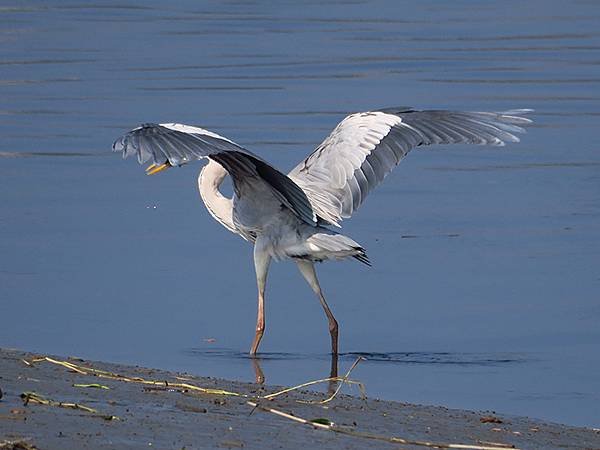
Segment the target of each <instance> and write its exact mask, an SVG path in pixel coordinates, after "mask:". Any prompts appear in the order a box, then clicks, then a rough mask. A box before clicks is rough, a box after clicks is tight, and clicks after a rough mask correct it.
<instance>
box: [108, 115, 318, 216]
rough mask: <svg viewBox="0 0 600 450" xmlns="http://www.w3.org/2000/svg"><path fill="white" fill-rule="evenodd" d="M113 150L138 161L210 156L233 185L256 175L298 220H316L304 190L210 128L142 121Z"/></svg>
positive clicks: (176, 161) (181, 161)
mask: <svg viewBox="0 0 600 450" xmlns="http://www.w3.org/2000/svg"><path fill="white" fill-rule="evenodd" d="M113 151H115V152H123V158H127V157H128V156H131V155H135V156H137V159H138V161H139V163H140V164H144V163H146V162H152V163H153V164H156V165H162V164H168V165H170V166H181V165H183V164H186V163H188V162H191V161H196V160H199V159H202V158H211V159H213V160H215V161H216V162H218V163H219V164H221V165H222V166H223V167H224V168H225V169H226V170H227V172H229V175H230V176H231V178H232V180H233V185H234V189H238V188H239V186H240V185H241V184H242V183H244V182H245V181H246V180H247V179H248V178H249V177H253V178H258V179H260V180H262V181H263V182H264V183H266V184H267V185H268V186H269V187H270V188H271V189H272V191H273V193H274V195H275V196H276V197H277V198H278V199H279V200H280V201H281V203H282V204H283V205H285V206H286V207H287V208H289V209H290V210H291V211H292V212H293V213H294V214H295V215H296V216H298V217H299V218H300V219H301V220H303V221H304V222H306V223H308V224H311V225H316V223H317V216H316V214H315V213H314V211H313V209H312V206H311V203H310V202H309V200H308V198H307V196H306V194H305V193H304V191H303V190H302V189H300V188H299V187H298V186H297V185H296V184H295V183H294V182H293V181H292V180H291V179H290V178H288V177H287V176H286V175H285V174H283V173H281V172H279V171H278V170H277V169H275V168H274V167H272V166H271V165H269V164H268V163H267V162H265V161H263V160H262V159H261V158H259V157H258V156H256V155H254V154H253V153H251V152H250V151H248V150H246V149H245V148H243V147H241V146H240V145H238V144H236V143H235V142H232V141H230V140H229V139H227V138H224V137H222V136H219V135H218V134H216V133H213V132H211V131H208V130H204V129H202V128H198V127H192V126H188V125H182V124H178V123H163V124H152V123H150V124H144V125H142V126H141V127H138V128H135V129H133V130H131V131H130V132H129V133H127V134H125V135H123V136H121V137H120V138H119V139H117V140H116V141H115V143H114V144H113Z"/></svg>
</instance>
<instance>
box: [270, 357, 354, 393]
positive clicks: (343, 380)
mask: <svg viewBox="0 0 600 450" xmlns="http://www.w3.org/2000/svg"><path fill="white" fill-rule="evenodd" d="M364 359H365V358H363V357H362V356H360V357H358V358H357V359H356V361H354V363H353V364H352V366H350V369H348V372H346V375H344V376H343V377H329V378H321V379H320V380H314V381H308V382H306V383H302V384H299V385H297V386H293V387H289V388H285V389H282V390H281V391H277V392H274V393H272V394H268V395H263V396H262V397H259V398H262V399H265V400H272V399H274V398H275V397H279V396H280V395H282V394H287V393H288V392H292V391H296V390H298V389H302V388H305V387H308V386H312V385H314V384H319V383H326V382H328V381H339V382H341V384H340V385H338V387H337V389H336V390H335V392H334V393H333V394H332V395H331V396H329V397H328V398H326V399H325V400H319V401H316V402H315V401H307V400H297V402H298V403H319V404H324V403H328V402H330V401H331V400H333V399H334V398H335V396H336V395H337V394H338V393H339V392H340V390H341V389H342V386H343V385H344V383H347V384H357V385H358V387H359V389H360V392H361V395H362V396H363V397H365V395H364V385H363V384H362V383H361V382H359V381H354V380H350V379H349V378H348V377H349V376H350V373H351V372H352V371H353V370H354V368H355V367H356V366H357V365H358V363H359V362H361V361H362V360H364Z"/></svg>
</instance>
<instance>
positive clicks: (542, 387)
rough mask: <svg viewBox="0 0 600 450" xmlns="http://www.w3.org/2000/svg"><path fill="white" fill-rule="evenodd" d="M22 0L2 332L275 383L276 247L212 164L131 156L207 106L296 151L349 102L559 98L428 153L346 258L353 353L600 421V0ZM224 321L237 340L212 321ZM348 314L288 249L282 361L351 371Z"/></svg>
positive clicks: (471, 105)
mask: <svg viewBox="0 0 600 450" xmlns="http://www.w3.org/2000/svg"><path fill="white" fill-rule="evenodd" d="M270 3H271V2H261V1H258V2H252V3H240V2H233V1H232V2H203V3H198V2H194V1H189V2H185V1H178V2H170V3H169V4H168V6H167V4H165V3H164V2H145V3H144V6H140V4H138V3H133V2H132V3H124V2H102V3H95V2H75V3H70V4H68V5H67V4H65V3H63V2H59V1H56V2H30V3H28V4H27V6H22V5H21V4H20V3H16V2H15V3H7V2H1V3H0V99H1V100H0V171H1V176H0V201H1V202H2V206H3V208H2V211H3V212H2V214H0V316H1V317H2V319H3V320H2V326H1V327H0V345H2V346H5V347H18V348H22V349H28V350H34V351H39V352H49V353H58V354H73V355H79V356H82V357H86V358H97V359H104V360H111V361H119V362H129V363H139V364H145V365H152V366H158V367H164V368H170V369H182V370H190V371H194V372H196V373H199V374H203V375H214V376H222V377H227V378H233V379H241V380H253V379H254V377H255V372H254V370H255V368H254V365H253V364H252V361H251V360H250V359H248V358H247V357H246V356H245V352H246V351H247V349H248V348H249V345H250V340H251V336H252V333H253V328H254V323H253V322H254V319H255V308H256V305H255V286H254V275H253V267H252V260H251V247H250V246H248V245H247V244H246V243H244V242H242V241H241V240H240V239H239V238H238V237H236V236H234V235H232V234H230V233H228V232H227V231H225V230H224V229H222V228H221V227H220V226H219V225H218V224H216V223H215V222H213V220H212V218H211V217H210V216H209V215H208V214H207V213H206V211H205V210H204V207H203V206H202V205H201V203H200V202H199V198H198V194H197V192H196V175H197V171H198V168H199V166H187V167H184V168H182V169H177V170H170V171H168V172H166V173H164V174H161V175H160V176H155V177H146V176H144V174H143V171H142V170H141V168H140V167H138V166H137V165H136V163H135V162H133V161H126V162H123V161H121V160H120V157H119V156H118V155H114V154H111V153H110V145H111V144H112V141H113V140H114V139H115V138H116V137H118V136H119V135H120V134H121V133H123V132H124V131H126V130H128V129H130V128H132V127H134V126H137V125H138V124H139V123H142V122H165V121H166V122H172V121H175V122H182V123H189V124H197V125H200V126H203V127H205V128H209V129H212V130H215V131H217V132H219V133H220V134H223V135H225V136H228V137H230V138H232V139H234V140H236V141H237V142H239V143H240V144H243V145H245V146H247V147H249V148H250V149H252V150H254V151H256V152H258V153H260V154H261V155H262V156H264V157H265V158H266V159H267V160H269V161H271V162H273V164H275V165H276V166H278V167H281V168H284V169H287V168H291V167H293V166H294V165H295V163H296V162H297V161H299V160H300V159H302V158H303V157H304V156H305V155H306V154H307V153H308V152H309V151H310V150H311V149H312V148H314V146H315V145H317V144H318V143H319V142H320V140H321V139H322V138H323V137H324V136H325V135H327V133H328V132H329V131H330V130H331V129H332V128H333V127H334V126H335V124H336V123H337V122H338V121H339V120H340V119H341V118H342V117H343V116H344V115H345V114H346V113H348V112H353V111H360V110H367V109H370V108H375V107H377V108H379V107H385V106H396V105H412V106H415V107H419V108H453V109H466V110H496V111H498V110H506V109H512V108H521V107H528V108H534V109H535V110H536V113H535V114H534V115H533V118H534V120H535V125H534V126H533V127H531V128H530V130H529V133H528V134H527V135H525V136H524V137H523V139H522V142H521V143H520V144H518V145H510V146H507V147H504V148H479V147H466V146H465V147H462V146H456V147H439V148H431V149H429V150H427V151H416V152H414V153H412V154H411V155H409V157H408V158H407V159H406V160H405V161H403V162H402V164H401V167H399V168H398V169H397V170H396V171H395V172H394V174H393V175H391V176H390V177H389V178H388V179H387V180H386V182H385V184H384V185H383V186H382V187H380V188H379V189H378V191H377V192H375V193H374V194H373V195H371V196H370V198H369V200H368V201H367V202H366V203H365V205H364V206H363V208H362V209H361V210H360V211H359V213H358V214H357V215H356V216H355V217H353V219H352V220H351V221H349V222H348V223H347V224H345V226H344V229H345V233H346V234H348V235H350V236H352V237H353V238H354V239H356V240H357V241H358V242H360V243H361V244H363V245H364V246H365V247H366V248H367V250H368V252H369V255H370V257H371V259H372V261H373V263H374V267H373V268H370V269H369V268H367V267H364V266H362V265H359V264H356V263H352V262H345V263H338V264H331V263H330V264H323V265H322V266H320V267H319V273H320V278H321V281H322V285H323V287H324V289H325V292H326V295H327V296H328V298H329V303H330V305H331V306H332V309H333V310H334V312H335V314H336V316H337V318H338V320H339V322H340V324H341V349H342V351H343V352H344V354H343V355H341V357H340V362H339V364H340V370H341V371H345V370H346V369H347V368H348V367H349V366H350V364H351V363H352V362H353V361H354V360H355V359H356V357H357V356H359V355H365V356H366V357H367V360H366V361H363V362H361V364H360V365H359V366H358V367H357V368H356V370H355V372H354V377H355V378H357V379H360V380H361V381H362V382H364V383H365V385H366V388H367V392H368V393H369V394H370V395H373V396H378V397H383V398H387V399H396V400H401V401H409V402H417V403H431V404H443V405H447V406H451V407H459V408H480V409H491V410H497V411H502V412H506V413H512V414H520V415H531V416H536V417H540V418H544V419H548V420H553V421H560V422H566V423H569V424H578V425H588V426H598V425H599V424H600V423H599V417H600V406H598V405H600V352H598V350H597V348H598V344H599V342H600V328H599V326H598V324H599V323H600V301H599V300H598V299H599V298H600V272H599V269H598V267H599V264H598V263H599V262H600V258H599V257H600V203H599V199H600V153H599V151H600V149H599V146H600V138H599V134H598V133H597V128H598V127H597V124H598V117H599V116H600V95H599V94H598V88H599V87H600V52H599V50H600V32H598V30H597V23H598V20H599V19H600V4H598V3H596V2H587V1H571V2H546V1H532V2H527V3H522V2H513V1H508V2H501V3H500V2H495V3H492V2H490V3H485V4H478V3H472V2H467V1H457V2H452V3H443V4H442V3H439V2H434V1H422V2H417V3H415V2H411V3H410V4H408V3H403V2H394V1H373V2H363V1H340V2H336V3H332V4H328V5H325V4H321V3H320V2H314V3H310V4H305V5H304V6H297V5H295V4H294V3H293V2H289V3H281V2H280V3H278V5H277V6H276V7H274V6H272V5H271V4H270ZM213 340H214V341H213ZM328 348H329V341H328V333H327V326H326V321H325V319H324V317H323V314H322V311H321V309H320V306H319V304H318V302H317V301H316V300H315V299H314V298H313V296H312V293H311V292H310V290H309V288H308V287H307V286H305V285H304V282H303V280H302V279H301V278H300V276H299V274H298V273H296V270H295V268H294V267H293V265H292V264H289V263H283V264H276V265H274V266H273V267H272V270H271V274H270V279H269V290H268V298H267V332H266V335H265V338H264V340H263V344H262V349H263V350H264V351H265V352H266V353H265V355H263V357H262V359H261V361H260V367H261V369H262V371H263V372H264V376H265V378H266V380H267V382H269V383H276V384H286V385H292V384H296V383H300V382H302V381H305V380H307V379H315V378H321V377H324V376H327V375H328V373H329V368H330V361H329V356H328V355H326V354H325V351H326V350H327V349H328Z"/></svg>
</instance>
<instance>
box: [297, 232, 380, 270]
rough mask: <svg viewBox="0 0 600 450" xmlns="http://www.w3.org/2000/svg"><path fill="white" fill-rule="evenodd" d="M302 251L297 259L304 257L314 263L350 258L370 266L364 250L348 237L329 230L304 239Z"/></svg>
mask: <svg viewBox="0 0 600 450" xmlns="http://www.w3.org/2000/svg"><path fill="white" fill-rule="evenodd" d="M303 247H304V249H303V250H304V251H303V252H302V254H300V255H296V256H297V257H305V258H310V259H313V260H314V261H324V260H326V259H344V258H349V257H352V258H354V259H356V260H358V261H360V262H361V263H363V264H366V265H368V266H370V265H371V263H370V261H369V258H368V257H367V253H366V252H365V249H364V248H362V247H361V246H360V245H359V244H358V243H357V242H355V241H354V240H352V239H350V238H349V237H348V236H344V235H343V234H338V233H336V232H334V231H331V230H326V229H323V230H319V232H316V233H313V234H312V235H311V236H309V237H308V238H307V239H306V244H305V245H304V246H303Z"/></svg>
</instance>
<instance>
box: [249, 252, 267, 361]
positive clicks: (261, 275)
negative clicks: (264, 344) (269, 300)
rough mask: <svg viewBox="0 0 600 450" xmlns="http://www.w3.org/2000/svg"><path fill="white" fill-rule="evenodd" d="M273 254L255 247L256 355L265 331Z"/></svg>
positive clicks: (253, 351) (253, 347)
mask: <svg viewBox="0 0 600 450" xmlns="http://www.w3.org/2000/svg"><path fill="white" fill-rule="evenodd" d="M270 263H271V256H270V255H268V254H267V253H266V252H264V251H261V250H259V249H258V248H257V246H255V247H254V268H255V270H256V285H257V287H258V316H257V318H256V333H255V335H254V341H252V348H251V349H250V354H251V355H255V354H256V351H257V350H258V346H259V344H260V340H261V339H262V337H263V334H264V332H265V286H266V284H267V274H268V273H269V264H270Z"/></svg>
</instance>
